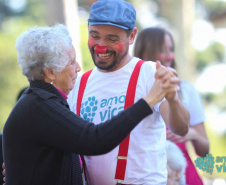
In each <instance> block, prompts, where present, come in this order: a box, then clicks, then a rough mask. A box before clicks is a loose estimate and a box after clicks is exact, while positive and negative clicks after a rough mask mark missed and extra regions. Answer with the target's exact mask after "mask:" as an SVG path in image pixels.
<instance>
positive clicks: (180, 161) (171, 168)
mask: <svg viewBox="0 0 226 185" xmlns="http://www.w3.org/2000/svg"><path fill="white" fill-rule="evenodd" d="M166 154H167V171H168V178H167V185H185V184H186V183H185V169H186V165H187V163H186V159H185V157H184V155H183V153H182V151H181V150H180V148H179V147H178V146H177V145H176V144H174V143H173V142H171V141H169V140H167V141H166Z"/></svg>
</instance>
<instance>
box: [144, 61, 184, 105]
mask: <svg viewBox="0 0 226 185" xmlns="http://www.w3.org/2000/svg"><path fill="white" fill-rule="evenodd" d="M175 75H176V73H175ZM175 75H174V72H173V71H172V70H170V69H167V68H165V67H164V66H162V65H161V64H160V62H159V61H157V62H156V73H155V82H154V84H153V86H152V88H151V90H150V91H149V93H148V94H147V96H146V97H145V98H144V99H145V100H146V101H147V102H148V104H149V106H150V107H153V106H154V105H155V104H156V103H158V102H160V101H161V100H162V99H163V98H164V97H166V98H167V100H171V99H173V98H174V96H175V94H176V92H177V91H178V90H179V89H180V88H179V86H178V84H179V79H178V78H177V77H176V76H175Z"/></svg>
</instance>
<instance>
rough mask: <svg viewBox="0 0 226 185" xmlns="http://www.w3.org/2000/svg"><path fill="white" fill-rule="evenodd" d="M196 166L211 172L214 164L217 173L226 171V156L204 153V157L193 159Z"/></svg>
mask: <svg viewBox="0 0 226 185" xmlns="http://www.w3.org/2000/svg"><path fill="white" fill-rule="evenodd" d="M195 164H196V167H198V168H199V169H201V170H202V171H205V172H206V173H210V174H212V172H213V169H214V165H215V168H216V169H217V172H218V173H221V172H226V156H223V157H220V156H217V157H216V158H214V157H213V156H212V155H211V154H206V157H203V158H201V157H198V158H197V159H196V160H195Z"/></svg>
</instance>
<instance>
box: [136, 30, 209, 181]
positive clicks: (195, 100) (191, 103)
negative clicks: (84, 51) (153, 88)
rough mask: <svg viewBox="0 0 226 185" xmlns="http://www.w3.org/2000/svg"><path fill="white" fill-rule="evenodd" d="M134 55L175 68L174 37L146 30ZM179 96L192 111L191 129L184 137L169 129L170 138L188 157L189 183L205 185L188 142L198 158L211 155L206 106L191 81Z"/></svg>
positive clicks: (137, 44) (139, 39) (181, 84)
mask: <svg viewBox="0 0 226 185" xmlns="http://www.w3.org/2000/svg"><path fill="white" fill-rule="evenodd" d="M134 56H135V57H139V58H141V59H143V60H147V61H156V60H159V61H160V62H161V64H162V65H164V66H166V67H170V68H174V69H175V68H176V62H175V60H174V41H173V37H172V35H171V34H170V33H169V32H168V31H166V30H165V29H162V28H159V27H150V28H146V29H144V30H142V31H141V32H140V33H139V34H138V36H137V39H136V42H135V45H134ZM178 95H179V97H180V98H181V100H182V102H183V103H184V105H185V106H186V107H187V109H188V110H189V112H190V116H191V118H190V128H189V131H188V133H187V134H186V135H185V136H183V137H181V136H179V135H176V134H174V133H172V132H171V131H170V130H169V129H167V139H168V140H170V141H172V142H174V143H176V144H177V145H178V146H179V148H180V149H181V150H182V152H183V154H184V156H185V157H186V160H187V168H186V184H188V185H202V184H203V183H202V180H201V178H200V177H199V175H198V173H197V171H196V169H195V166H194V164H193V162H192V160H191V159H190V157H189V154H188V151H187V148H186V142H188V141H191V142H192V145H193V147H194V149H195V152H196V154H197V155H199V156H201V157H205V156H206V154H208V152H209V140H208V137H207V134H206V130H205V125H204V121H205V120H206V116H205V110H204V106H203V104H202V100H201V97H200V95H199V93H198V92H197V90H196V89H195V87H194V85H193V84H192V83H190V82H187V81H181V82H180V91H179V92H178Z"/></svg>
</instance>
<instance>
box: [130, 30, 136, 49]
mask: <svg viewBox="0 0 226 185" xmlns="http://www.w3.org/2000/svg"><path fill="white" fill-rule="evenodd" d="M136 34H137V28H136V27H134V28H133V31H132V32H131V33H130V36H129V45H132V44H133V43H134V40H135V37H136Z"/></svg>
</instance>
